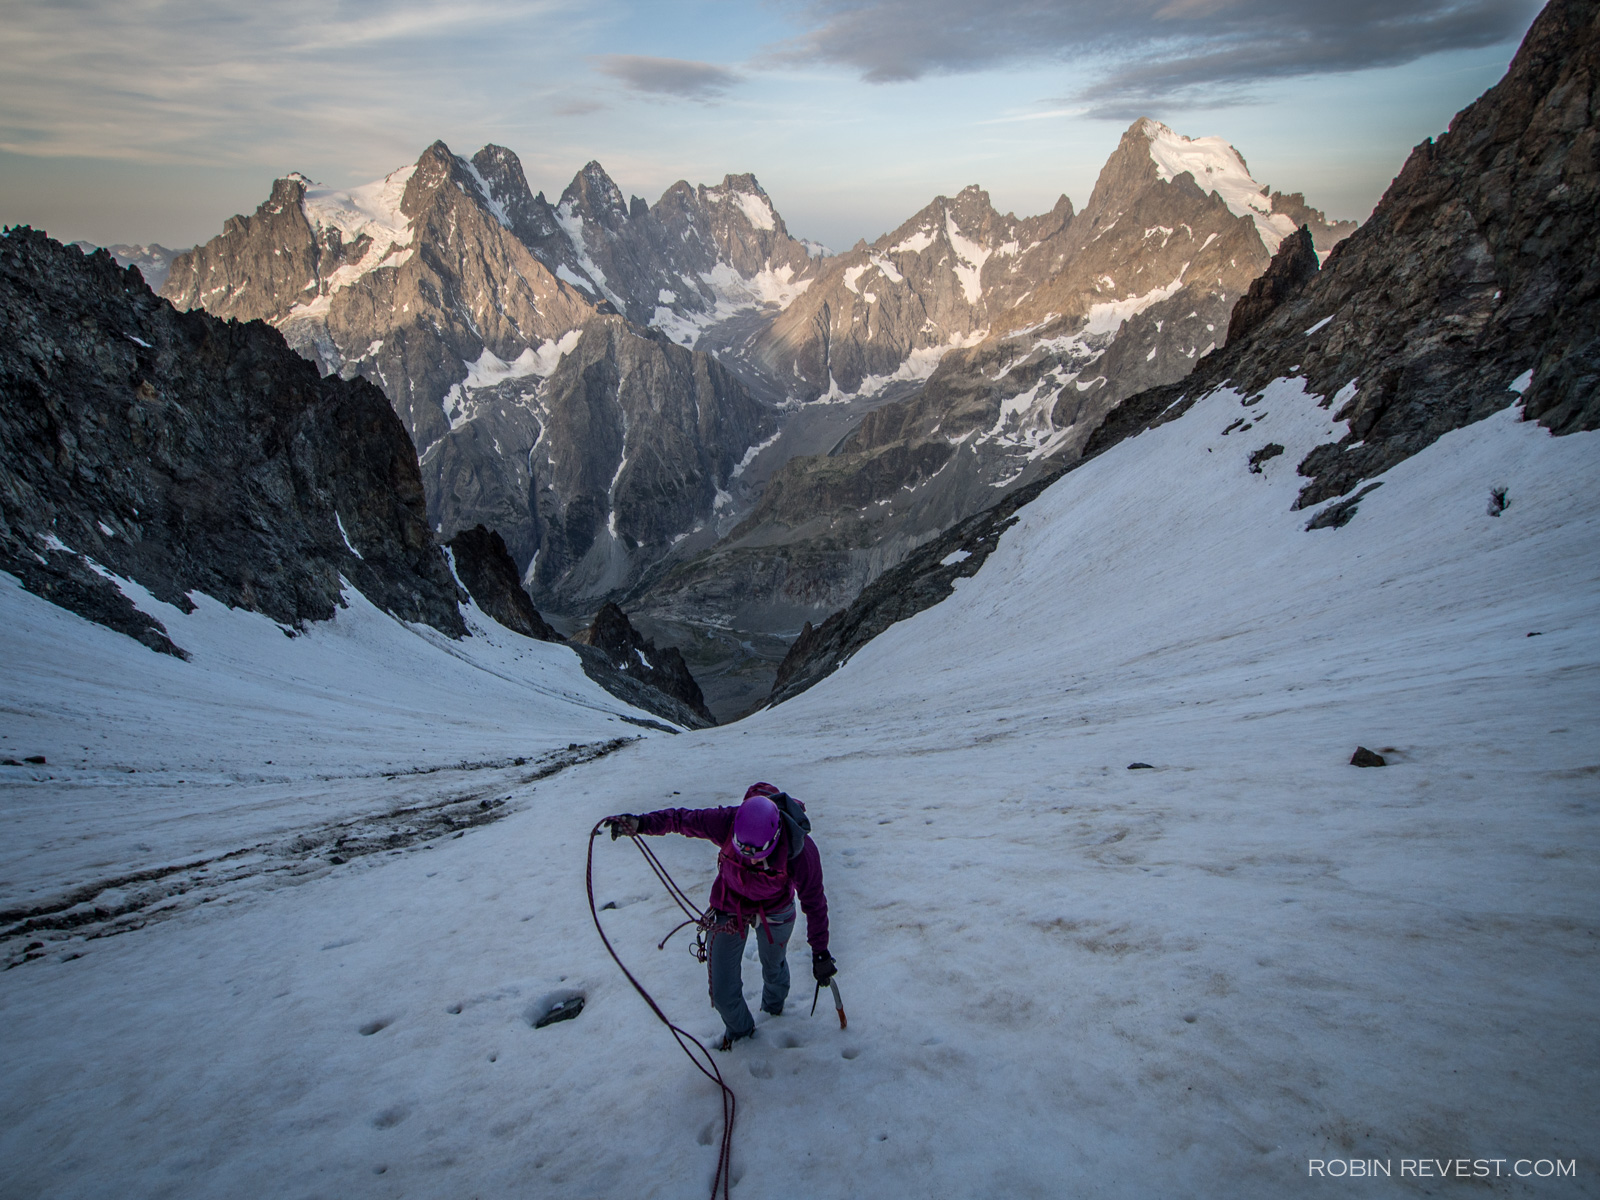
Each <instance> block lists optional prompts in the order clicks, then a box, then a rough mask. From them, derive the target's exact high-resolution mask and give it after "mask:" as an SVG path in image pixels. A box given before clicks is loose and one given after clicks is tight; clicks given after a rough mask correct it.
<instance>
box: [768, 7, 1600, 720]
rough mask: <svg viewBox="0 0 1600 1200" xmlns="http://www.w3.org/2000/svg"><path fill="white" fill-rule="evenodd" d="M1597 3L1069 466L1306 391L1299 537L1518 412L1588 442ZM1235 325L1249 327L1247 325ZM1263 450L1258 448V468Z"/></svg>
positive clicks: (1269, 283)
mask: <svg viewBox="0 0 1600 1200" xmlns="http://www.w3.org/2000/svg"><path fill="white" fill-rule="evenodd" d="M1597 115H1600V4H1597V3H1596V2H1595V0H1552V3H1550V4H1549V5H1548V6H1547V7H1546V8H1545V10H1544V11H1543V12H1542V13H1541V14H1540V16H1539V17H1538V18H1537V19H1536V20H1535V22H1534V24H1533V26H1532V28H1531V29H1530V30H1529V32H1528V34H1527V36H1526V38H1525V39H1524V42H1523V45H1522V47H1521V49H1520V50H1519V51H1518V53H1517V56H1516V58H1515V59H1514V60H1513V62H1512V64H1511V67H1510V69H1509V70H1508V72H1507V74H1506V77H1505V78H1504V79H1503V80H1502V81H1501V82H1500V83H1499V84H1497V85H1496V86H1495V87H1494V88H1492V89H1490V91H1488V92H1487V93H1485V95H1484V96H1483V97H1481V98H1480V99H1479V100H1478V101H1476V102H1475V103H1474V104H1472V105H1471V106H1469V107H1468V108H1466V109H1464V110H1463V111H1462V112H1461V113H1459V114H1457V116H1456V118H1455V120H1454V121H1452V122H1451V126H1450V129H1449V131H1448V132H1447V133H1446V134H1444V135H1443V136H1441V137H1440V138H1439V139H1438V140H1437V141H1432V140H1430V141H1428V142H1424V143H1423V144H1422V145H1420V146H1418V147H1417V148H1416V150H1414V151H1413V152H1412V155H1411V157H1410V158H1409V159H1408V161H1407V162H1406V164H1405V167H1404V168H1403V169H1402V170H1401V172H1400V174H1399V175H1398V176H1397V177H1396V179H1395V181H1394V183H1393V184H1392V185H1391V186H1390V188H1389V189H1388V191H1387V192H1386V193H1385V194H1384V197H1383V199H1382V200H1381V201H1380V203H1379V205H1378V207H1377V209H1376V210H1375V211H1374V212H1373V215H1372V217H1371V219H1370V220H1369V221H1368V222H1367V223H1366V224H1364V225H1363V226H1362V227H1361V229H1360V230H1358V231H1356V232H1355V233H1354V234H1352V235H1351V236H1350V237H1349V238H1348V239H1346V240H1344V241H1343V242H1342V243H1340V244H1339V245H1338V246H1337V247H1336V248H1335V249H1334V250H1333V251H1332V252H1331V253H1329V254H1327V256H1326V257H1325V259H1324V261H1323V263H1322V265H1321V269H1316V264H1315V261H1314V258H1312V257H1310V256H1308V255H1307V253H1306V251H1307V246H1306V241H1307V240H1308V239H1310V238H1311V237H1312V234H1313V233H1314V231H1312V230H1307V231H1306V233H1305V235H1303V236H1300V237H1296V238H1285V239H1284V241H1283V243H1282V244H1281V246H1280V247H1279V248H1278V251H1277V254H1276V257H1275V259H1274V261H1273V263H1272V265H1271V269H1270V270H1269V271H1268V272H1267V274H1266V276H1265V277H1264V278H1263V280H1262V281H1261V285H1260V286H1259V287H1258V288H1256V289H1255V291H1254V294H1253V295H1252V296H1251V297H1250V298H1249V299H1248V300H1247V301H1241V302H1240V304H1239V305H1238V306H1236V308H1235V314H1236V316H1235V321H1236V327H1235V328H1234V331H1233V334H1232V335H1231V336H1230V337H1229V339H1228V344H1227V346H1226V348H1225V349H1222V350H1218V351H1216V352H1214V353H1211V354H1209V355H1206V356H1204V357H1203V358H1202V359H1201V360H1200V362H1199V363H1198V365H1197V367H1196V369H1195V371H1194V372H1193V374H1192V375H1190V376H1188V377H1187V378H1184V379H1183V380H1181V381H1179V382H1175V383H1170V384H1166V385H1163V386H1158V387H1155V388H1151V389H1148V390H1146V391H1143V392H1140V393H1138V394H1137V395H1135V396H1132V397H1130V398H1129V399H1126V400H1124V401H1123V402H1122V403H1121V404H1119V405H1117V406H1116V407H1115V408H1113V409H1112V410H1111V411H1110V413H1109V415H1107V416H1106V417H1105V419H1104V420H1103V422H1101V423H1100V424H1099V425H1098V426H1097V428H1096V429H1095V430H1094V431H1093V432H1092V434H1091V435H1090V436H1089V437H1088V438H1087V439H1086V441H1085V443H1084V445H1083V450H1082V456H1081V457H1080V458H1079V459H1077V460H1076V461H1074V462H1069V463H1067V464H1065V466H1064V467H1058V468H1055V469H1056V470H1057V471H1059V470H1061V469H1071V467H1072V466H1074V465H1076V463H1077V462H1081V461H1084V460H1086V459H1088V458H1091V457H1094V456H1097V455H1098V454H1101V453H1103V452H1104V451H1105V450H1107V449H1109V448H1110V447H1112V446H1114V445H1116V444H1118V443H1119V442H1121V441H1122V440H1124V439H1126V438H1129V437H1133V436H1136V435H1137V434H1138V433H1139V432H1141V431H1142V430H1144V429H1147V428H1150V427H1151V426H1152V425H1154V424H1157V423H1161V422H1165V421H1169V420H1174V419H1177V418H1178V417H1179V416H1181V415H1182V414H1183V413H1184V412H1185V411H1187V409H1188V408H1189V407H1190V406H1191V405H1192V404H1193V403H1194V401H1195V400H1197V399H1198V398H1200V397H1201V396H1204V395H1207V394H1210V393H1211V392H1212V391H1214V390H1215V389H1217V388H1219V387H1222V386H1224V385H1227V386H1231V387H1233V388H1235V389H1237V390H1239V391H1240V392H1241V393H1243V394H1244V402H1243V403H1244V412H1243V417H1244V419H1243V420H1241V422H1239V424H1240V425H1241V426H1242V427H1243V426H1247V425H1248V424H1249V421H1248V417H1249V408H1250V406H1251V405H1252V404H1253V403H1255V400H1256V398H1258V397H1259V395H1260V392H1261V390H1262V389H1263V388H1264V387H1265V386H1266V384H1267V383H1269V382H1270V381H1272V380H1274V379H1280V378H1299V379H1303V380H1304V381H1305V386H1306V388H1307V390H1308V392H1310V393H1313V394H1315V395H1317V396H1320V397H1321V398H1322V399H1321V403H1322V404H1324V405H1326V406H1329V407H1330V408H1332V409H1333V410H1334V415H1335V416H1336V417H1337V418H1338V419H1340V420H1342V421H1348V422H1349V423H1350V431H1349V433H1348V435H1347V436H1346V437H1344V438H1343V439H1341V440H1340V441H1339V442H1333V443H1328V444H1326V445H1323V446H1319V447H1317V448H1315V449H1314V450H1312V451H1311V452H1310V453H1309V454H1308V455H1307V456H1306V457H1305V458H1304V459H1303V460H1302V461H1301V462H1300V463H1299V464H1298V471H1299V473H1300V474H1301V475H1302V476H1303V477H1305V478H1306V480H1307V482H1306V484H1305V486H1304V488H1303V489H1302V490H1301V492H1300V495H1299V498H1298V500H1297V502H1296V507H1298V508H1312V507H1315V506H1317V505H1322V504H1324V503H1325V502H1327V501H1333V503H1331V504H1328V505H1327V506H1326V507H1325V508H1323V509H1322V510H1321V511H1320V512H1319V513H1317V514H1315V515H1313V516H1312V517H1311V519H1310V521H1309V522H1308V528H1327V527H1338V526H1339V525H1342V524H1344V523H1347V522H1348V521H1349V520H1351V519H1352V518H1355V519H1359V518H1358V517H1357V509H1356V503H1357V502H1358V501H1359V499H1360V497H1361V495H1362V494H1364V492H1365V491H1366V490H1370V488H1371V487H1373V486H1376V484H1375V483H1367V484H1365V487H1362V486H1361V485H1362V484H1363V481H1365V480H1370V479H1371V478H1372V477H1373V476H1375V475H1378V474H1381V473H1382V472H1383V471H1386V470H1388V469H1389V468H1390V467H1392V466H1393V465H1394V464H1395V463H1397V462H1400V461H1402V460H1403V459H1405V458H1407V457H1409V456H1410V455H1412V454H1415V453H1417V452H1418V451H1419V450H1421V449H1423V448H1424V447H1426V446H1427V445H1429V444H1431V443H1432V442H1433V441H1434V440H1436V439H1437V438H1438V437H1440V436H1441V435H1442V434H1444V433H1445V432H1448V431H1449V430H1451V429H1457V428H1460V427H1461V426H1463V425H1466V424H1468V423H1470V422H1473V421H1477V420H1481V419H1482V418H1483V417H1486V416H1488V415H1490V414H1491V413H1494V412H1496V411H1499V410H1500V409H1503V408H1505V407H1507V406H1509V405H1512V404H1516V403H1519V402H1520V403H1521V404H1522V406H1523V409H1524V412H1525V414H1526V416H1527V418H1528V419H1534V420H1539V421H1541V422H1542V423H1543V424H1545V425H1546V426H1547V427H1548V428H1550V430H1551V431H1552V432H1553V433H1557V434H1560V433H1566V432H1571V431H1574V430H1580V429H1586V430H1592V429H1596V428H1600V398H1597V391H1596V384H1597V383H1600V334H1597V333H1596V330H1597V329H1600V217H1597V215H1596V214H1597V213H1600V130H1597ZM1240 308H1242V309H1243V312H1240V311H1239V309H1240ZM1277 449H1278V450H1281V447H1277ZM1273 451H1274V445H1273V444H1272V443H1268V444H1267V445H1264V446H1262V447H1261V448H1260V449H1259V450H1257V451H1256V452H1255V453H1254V454H1253V455H1252V456H1250V457H1251V463H1252V465H1253V466H1255V467H1257V468H1259V464H1260V463H1261V462H1262V461H1265V460H1266V459H1267V458H1268V457H1270V456H1271V454H1272V453H1273ZM1051 481H1052V480H1051V478H1050V477H1048V476H1047V477H1045V478H1042V479H1040V480H1038V481H1037V482H1035V483H1034V484H1033V485H1031V486H1029V487H1027V488H1025V489H1021V490H1019V491H1016V492H1013V493H1012V494H1011V495H1009V496H1007V497H1006V499H1005V500H1003V501H1002V502H1001V503H1000V504H998V505H996V506H994V507H992V508H990V509H989V510H987V511H986V512H984V513H981V514H979V515H977V516H975V517H972V518H969V519H968V520H967V521H966V522H964V523H962V524H960V525H957V526H955V527H954V528H952V529H951V530H949V531H948V532H946V533H945V534H944V535H942V536H941V537H939V538H936V539H935V540H933V541H932V542H929V543H928V544H927V545H924V546H922V547H920V548H919V549H917V550H915V551H913V552H912V553H911V554H910V555H909V556H908V557H907V558H906V559H905V560H904V561H903V562H901V563H900V564H898V565H897V566H895V567H894V568H893V569H892V570H890V571H889V572H887V573H886V574H884V575H883V576H882V577H881V578H880V579H878V580H877V581H875V582H874V583H873V584H871V585H870V586H869V587H868V588H867V589H866V590H864V591H863V592H862V593H861V595H860V596H859V597H858V598H857V599H856V601H855V602H854V603H853V604H851V605H850V606H849V607H848V608H846V609H843V610H841V611H839V612H837V613H835V614H833V615H832V616H830V617H829V618H828V620H827V621H825V622H823V623H822V624H821V625H820V626H818V627H816V628H810V627H808V628H807V629H806V631H805V633H804V634H803V635H802V637H801V639H800V640H798V641H797V642H796V643H795V644H794V646H793V647H791V650H790V653H789V656H788V657H787V658H786V659H785V660H784V662H783V663H782V664H781V666H780V668H779V674H778V683H777V685H776V686H775V688H774V691H773V694H772V700H773V702H779V701H782V700H784V699H787V698H789V697H791V696H793V695H796V694H798V692H800V691H802V690H804V689H805V688H807V687H809V686H811V685H812V684H813V683H815V682H817V681H818V680H819V679H822V678H824V677H826V676H827V675H828V674H830V673H832V671H834V670H836V669H837V668H838V667H839V666H840V665H842V664H843V662H845V661H847V660H848V659H849V657H850V656H851V655H852V654H854V653H855V651H856V650H858V649H859V648H860V647H861V646H862V645H865V644H866V642H867V641H869V640H870V639H871V638H872V637H874V636H876V635H877V633H879V632H881V631H882V630H883V629H885V628H887V627H888V626H889V625H890V624H892V623H894V622H895V621H898V620H902V619H904V618H905V617H907V616H910V615H913V614H914V613H915V612H919V611H921V610H922V609H923V608H926V607H928V606H929V605H931V604H934V603H938V601H939V600H941V599H943V598H944V597H945V596H947V595H948V594H949V592H950V587H951V583H952V581H953V579H954V578H955V577H957V576H959V575H961V574H970V573H972V572H973V571H975V570H976V569H977V568H978V566H979V565H981V562H982V559H983V557H984V555H985V553H986V550H985V547H989V546H992V544H993V540H994V538H996V537H998V535H999V533H1001V532H1003V530H1004V529H1005V528H1006V527H1007V526H1008V525H1009V524H1010V522H1011V521H1012V520H1014V514H1015V512H1016V509H1017V508H1018V507H1020V505H1021V504H1022V503H1025V502H1026V501H1027V500H1028V499H1031V498H1032V497H1033V496H1035V495H1037V494H1038V492H1039V491H1042V490H1043V488H1044V486H1046V485H1047V484H1048V483H1049V482H1051Z"/></svg>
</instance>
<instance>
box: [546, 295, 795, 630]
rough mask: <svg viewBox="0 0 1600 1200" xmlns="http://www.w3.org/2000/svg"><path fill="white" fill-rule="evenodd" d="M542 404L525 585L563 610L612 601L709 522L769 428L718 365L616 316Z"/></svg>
mask: <svg viewBox="0 0 1600 1200" xmlns="http://www.w3.org/2000/svg"><path fill="white" fill-rule="evenodd" d="M539 407H540V412H541V414H542V428H543V433H542V434H541V436H540V438H539V440H538V442H537V443H536V444H535V445H534V446H533V447H532V450H531V462H532V470H533V475H534V481H535V482H534V486H535V489H536V490H535V496H534V500H535V507H536V512H537V517H538V551H537V557H536V558H535V559H534V562H533V565H532V567H531V568H530V570H529V571H528V577H529V583H530V586H531V587H532V589H533V592H534V595H535V596H536V597H537V598H539V599H540V601H541V602H542V603H548V604H551V605H553V606H554V607H556V608H557V609H558V610H562V611H571V610H573V609H574V608H577V607H578V606H581V605H582V604H584V603H586V602H587V603H592V602H593V601H594V600H596V599H600V598H603V597H605V596H608V595H612V594H620V593H621V591H622V590H623V589H625V588H626V587H627V586H629V585H630V584H631V583H632V582H633V581H634V580H635V579H636V578H637V577H638V575H639V573H640V572H641V571H642V570H643V569H644V568H646V567H648V566H650V565H651V564H653V563H654V562H656V561H657V560H659V559H660V558H661V557H662V556H664V555H665V554H666V553H667V551H668V550H670V549H671V548H672V545H673V541H674V539H675V538H676V537H677V536H678V535H680V534H683V533H687V532H691V531H693V530H694V529H695V528H696V527H697V526H703V525H704V524H705V523H706V522H707V521H709V520H710V519H711V518H712V516H713V514H714V513H715V512H716V511H717V508H718V507H719V503H718V498H719V495H720V494H722V493H724V491H725V489H726V488H727V487H728V486H729V484H730V482H731V479H732V476H733V473H734V471H735V469H736V468H737V466H738V465H739V462H740V459H741V457H742V456H743V454H744V452H745V450H746V448H747V447H749V446H751V445H754V444H756V443H757V442H759V441H761V440H762V439H764V438H766V437H767V436H768V435H770V433H771V432H772V430H773V429H774V428H775V426H776V424H777V421H776V417H775V416H774V414H773V413H772V411H771V410H770V409H768V408H767V407H766V406H765V405H762V404H760V403H758V402H757V401H755V400H754V399H752V398H751V396H750V395H749V393H748V392H746V391H745V389H744V388H743V387H742V386H740V384H739V382H738V381H737V380H736V379H735V378H734V377H733V376H732V375H731V374H730V373H729V372H728V371H727V370H725V369H724V368H723V367H722V366H721V365H720V364H719V363H717V362H716V361H715V360H714V359H712V358H710V357H708V356H707V355H704V354H696V353H692V352H691V351H688V350H685V349H684V348H683V347H681V346H674V345H673V344H671V343H670V342H669V341H667V340H666V339H665V338H661V339H651V338H643V337H639V336H638V335H637V334H636V333H635V332H634V331H633V329H631V328H630V327H629V326H628V325H627V323H626V322H625V321H622V320H621V319H619V318H616V317H602V318H596V319H595V320H593V321H591V322H590V323H589V324H588V325H587V326H585V327H584V330H583V333H582V335H581V337H580V338H579V339H578V341H577V344H576V345H575V346H574V347H573V349H572V350H571V352H570V353H568V354H567V356H566V357H565V358H563V359H562V362H561V365H560V366H559V367H558V368H557V369H556V371H555V372H554V374H552V375H551V376H550V379H549V381H548V382H547V383H546V384H545V387H544V390H543V392H542V393H541V396H540V400H539Z"/></svg>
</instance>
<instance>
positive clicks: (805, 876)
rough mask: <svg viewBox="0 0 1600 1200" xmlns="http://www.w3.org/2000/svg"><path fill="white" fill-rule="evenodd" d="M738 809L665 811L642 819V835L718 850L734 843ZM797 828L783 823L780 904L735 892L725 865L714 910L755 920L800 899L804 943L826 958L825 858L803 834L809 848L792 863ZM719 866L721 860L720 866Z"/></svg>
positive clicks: (714, 894) (713, 899)
mask: <svg viewBox="0 0 1600 1200" xmlns="http://www.w3.org/2000/svg"><path fill="white" fill-rule="evenodd" d="M738 811H739V810H738V808H736V807H734V808H663V809H659V810H657V811H656V812H652V813H644V814H642V815H641V816H640V817H639V832H640V833H643V834H650V835H657V834H663V833H681V834H683V836H684V837H694V838H705V839H706V841H708V842H715V843H717V845H719V846H726V845H727V844H728V841H729V839H730V838H732V837H733V815H734V814H735V813H736V812H738ZM797 831H798V827H797V826H794V825H792V824H791V823H790V822H788V821H785V822H784V824H783V833H782V838H781V840H780V841H779V843H778V849H777V853H778V854H779V855H780V856H781V857H780V859H779V861H780V862H787V864H788V871H789V883H790V885H791V886H790V887H788V888H786V889H784V894H783V895H781V896H779V897H778V898H777V899H776V900H752V899H750V898H748V897H746V896H744V895H742V894H740V892H739V891H738V889H737V886H736V884H737V878H736V877H735V876H734V875H733V873H732V872H731V871H730V870H729V869H728V864H727V863H726V862H725V861H724V862H721V864H720V866H719V867H718V870H717V878H716V882H714V883H713V884H712V885H711V907H712V908H714V909H717V910H718V911H719V912H726V913H743V914H747V915H754V914H756V913H759V912H769V913H770V912H776V911H778V910H779V909H781V908H783V907H785V906H786V905H787V904H788V903H789V902H790V898H791V897H792V896H793V895H795V894H796V893H798V894H799V896H800V908H801V910H802V911H803V912H804V913H805V914H806V941H808V942H810V943H811V949H812V951H813V952H814V953H817V954H826V953H827V952H828V897H827V896H826V895H824V894H823V891H822V855H821V854H819V853H818V852H817V844H816V843H815V842H814V841H812V840H811V838H810V836H809V835H806V834H801V836H802V837H804V838H805V844H804V845H803V846H802V847H801V849H800V853H799V854H798V855H794V856H793V857H790V851H791V850H792V849H793V845H792V843H791V841H790V839H791V838H792V837H793V836H794V834H795V833H796V832H797ZM719 861H720V860H719Z"/></svg>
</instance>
